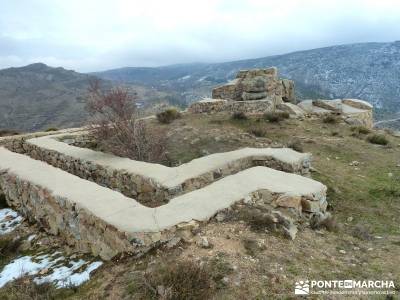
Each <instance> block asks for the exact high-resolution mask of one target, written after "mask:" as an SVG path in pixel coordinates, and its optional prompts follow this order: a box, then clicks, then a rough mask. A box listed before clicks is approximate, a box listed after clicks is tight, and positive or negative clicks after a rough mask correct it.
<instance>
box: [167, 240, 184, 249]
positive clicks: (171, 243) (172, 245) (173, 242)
mask: <svg viewBox="0 0 400 300" xmlns="http://www.w3.org/2000/svg"><path fill="white" fill-rule="evenodd" d="M180 242H181V238H180V237H174V238H172V239H170V240H169V241H168V243H167V244H166V247H167V248H168V249H172V248H175V247H176V246H177V245H178V244H179V243H180Z"/></svg>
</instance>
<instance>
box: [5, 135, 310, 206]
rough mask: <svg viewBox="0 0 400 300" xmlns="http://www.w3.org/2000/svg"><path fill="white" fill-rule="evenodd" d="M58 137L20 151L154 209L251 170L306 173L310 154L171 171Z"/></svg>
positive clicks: (245, 154)
mask: <svg viewBox="0 0 400 300" xmlns="http://www.w3.org/2000/svg"><path fill="white" fill-rule="evenodd" d="M80 134H81V133H77V134H76V135H80ZM69 136H73V135H71V134H70V135H69ZM63 137H65V135H64V134H61V135H53V136H48V137H40V138H34V139H30V140H27V141H25V144H24V145H23V149H24V152H25V153H26V154H28V155H29V156H31V157H32V158H34V159H39V160H43V161H45V162H47V163H49V164H51V165H53V166H55V167H58V168H61V169H63V170H65V171H67V172H69V173H71V174H75V175H77V176H79V177H81V178H84V179H88V180H91V181H94V182H96V183H98V184H100V185H103V186H106V187H109V188H112V189H115V190H117V191H120V192H121V193H123V194H124V195H126V196H128V197H134V198H135V199H137V200H138V201H139V202H141V203H143V204H146V205H148V206H158V205H160V204H163V203H165V202H167V201H168V200H169V199H171V198H173V197H175V196H177V195H180V194H183V193H186V192H189V191H193V190H196V189H198V188H201V187H204V186H206V185H208V184H210V183H212V182H213V181H215V180H217V179H220V178H222V177H225V176H227V175H231V174H234V173H237V172H239V171H241V170H244V169H247V168H250V167H254V166H259V165H262V166H267V167H271V168H274V169H278V170H282V171H286V172H292V173H298V174H307V173H308V171H309V166H310V160H311V154H308V153H299V152H296V151H294V150H292V149H288V148H280V149H274V148H263V149H261V148H244V149H240V150H235V151H231V152H225V153H216V154H211V155H208V156H206V157H202V158H199V159H195V160H193V161H191V162H189V163H187V164H183V165H181V166H178V167H173V168H171V167H166V166H163V165H160V164H151V163H146V162H141V161H134V160H131V159H128V158H121V157H117V156H114V155H111V154H107V153H102V152H97V151H93V150H90V149H86V148H80V147H75V146H71V145H68V144H66V143H64V142H61V141H59V139H61V138H63ZM11 150H13V149H11Z"/></svg>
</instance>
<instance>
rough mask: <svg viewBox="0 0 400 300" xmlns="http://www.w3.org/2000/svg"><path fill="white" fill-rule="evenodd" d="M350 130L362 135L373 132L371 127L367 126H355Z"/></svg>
mask: <svg viewBox="0 0 400 300" xmlns="http://www.w3.org/2000/svg"><path fill="white" fill-rule="evenodd" d="M350 130H351V131H352V132H353V133H354V134H355V135H360V134H368V133H370V132H371V130H370V129H368V128H367V127H365V126H353V127H351V128H350Z"/></svg>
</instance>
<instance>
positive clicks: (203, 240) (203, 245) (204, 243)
mask: <svg viewBox="0 0 400 300" xmlns="http://www.w3.org/2000/svg"><path fill="white" fill-rule="evenodd" d="M197 245H199V246H200V247H201V248H203V249H209V248H211V247H212V246H211V244H210V242H209V241H208V239H207V237H205V236H202V237H201V238H200V239H199V240H198V241H197Z"/></svg>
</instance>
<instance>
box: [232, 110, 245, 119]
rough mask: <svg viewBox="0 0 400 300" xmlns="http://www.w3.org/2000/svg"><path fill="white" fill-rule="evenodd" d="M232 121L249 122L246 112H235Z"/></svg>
mask: <svg viewBox="0 0 400 300" xmlns="http://www.w3.org/2000/svg"><path fill="white" fill-rule="evenodd" d="M231 119H232V120H240V121H242V120H247V119H248V118H247V116H246V114H245V113H244V112H241V111H239V112H234V113H233V114H232V116H231Z"/></svg>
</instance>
